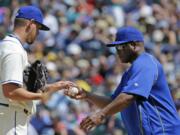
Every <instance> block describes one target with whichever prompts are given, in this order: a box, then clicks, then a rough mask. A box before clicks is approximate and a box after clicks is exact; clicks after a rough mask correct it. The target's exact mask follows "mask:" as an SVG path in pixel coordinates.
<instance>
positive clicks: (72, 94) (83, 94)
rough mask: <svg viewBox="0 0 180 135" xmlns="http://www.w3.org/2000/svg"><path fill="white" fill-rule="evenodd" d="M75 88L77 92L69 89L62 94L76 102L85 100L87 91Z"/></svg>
mask: <svg viewBox="0 0 180 135" xmlns="http://www.w3.org/2000/svg"><path fill="white" fill-rule="evenodd" d="M75 88H76V89H77V91H72V87H70V88H69V89H65V90H64V94H65V95H66V96H68V97H70V98H72V99H76V100H81V99H86V98H87V97H88V92H87V91H85V90H84V89H82V88H80V87H78V86H75Z"/></svg>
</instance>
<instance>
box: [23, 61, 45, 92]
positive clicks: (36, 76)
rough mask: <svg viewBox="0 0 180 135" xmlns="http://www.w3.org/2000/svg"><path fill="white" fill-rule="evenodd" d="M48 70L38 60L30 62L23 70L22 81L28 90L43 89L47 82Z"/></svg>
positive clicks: (36, 90)
mask: <svg viewBox="0 0 180 135" xmlns="http://www.w3.org/2000/svg"><path fill="white" fill-rule="evenodd" d="M47 77H48V72H47V68H46V66H45V65H44V64H43V63H42V62H41V61H39V60H37V61H35V62H34V63H32V64H31V65H30V66H29V67H27V68H26V69H25V70H24V73H23V81H24V84H25V85H26V88H27V90H28V91H31V92H34V93H36V92H38V90H41V91H43V87H44V86H45V85H46V83H47Z"/></svg>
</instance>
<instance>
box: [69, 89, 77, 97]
mask: <svg viewBox="0 0 180 135" xmlns="http://www.w3.org/2000/svg"><path fill="white" fill-rule="evenodd" d="M78 92H79V90H78V88H76V87H71V88H70V89H69V94H70V95H72V96H75V95H76V94H78Z"/></svg>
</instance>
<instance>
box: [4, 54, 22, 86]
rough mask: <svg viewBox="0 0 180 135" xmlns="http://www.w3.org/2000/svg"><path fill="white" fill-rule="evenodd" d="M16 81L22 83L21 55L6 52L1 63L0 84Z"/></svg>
mask: <svg viewBox="0 0 180 135" xmlns="http://www.w3.org/2000/svg"><path fill="white" fill-rule="evenodd" d="M6 83H16V84H18V85H21V86H22V85H23V56H22V55H21V54H18V53H12V54H8V55H7V56H6V57H4V59H3V62H2V64H1V84H6Z"/></svg>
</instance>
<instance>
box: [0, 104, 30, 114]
mask: <svg viewBox="0 0 180 135" xmlns="http://www.w3.org/2000/svg"><path fill="white" fill-rule="evenodd" d="M0 105H1V106H4V107H9V104H5V103H0ZM23 112H24V113H25V114H26V115H29V114H30V112H29V111H28V110H27V109H26V108H24V109H23Z"/></svg>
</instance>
